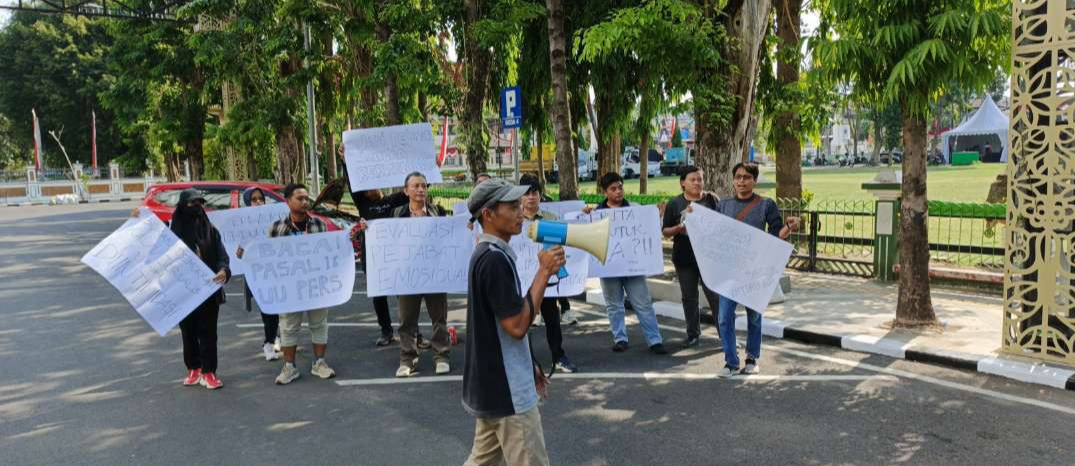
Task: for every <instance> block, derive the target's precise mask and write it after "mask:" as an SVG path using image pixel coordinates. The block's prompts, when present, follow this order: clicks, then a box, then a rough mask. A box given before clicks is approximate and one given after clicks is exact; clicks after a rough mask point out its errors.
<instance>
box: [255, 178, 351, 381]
mask: <svg viewBox="0 0 1075 466" xmlns="http://www.w3.org/2000/svg"><path fill="white" fill-rule="evenodd" d="M284 198H286V199H287V206H288V208H289V209H290V213H289V214H288V216H287V217H284V218H282V219H280V220H277V221H276V222H275V223H273V224H272V226H271V227H269V237H270V238H276V237H281V236H294V235H307V234H315V233H324V232H325V231H327V230H328V227H327V226H326V225H325V223H324V222H322V221H321V220H319V219H317V218H315V217H311V216H310V215H309V211H310V194H309V192H307V190H306V186H304V185H302V184H299V183H292V184H289V185H287V186H286V187H285V188H284ZM303 316H305V317H306V321H307V323H308V324H309V326H310V340H312V341H313V346H314V358H315V359H314V363H313V365H312V366H311V368H310V373H311V374H313V375H316V376H318V377H321V378H322V379H328V378H332V377H335V376H336V371H334V370H332V368H331V367H329V365H328V363H326V362H325V352H326V351H327V349H328V310H327V309H313V310H309V311H303V312H292V313H288V314H283V315H281V316H280V346H281V349H282V350H283V353H284V367H283V369H281V370H280V375H278V376H276V384H277V385H286V384H289V383H291V382H293V381H294V380H295V379H297V378H299V375H300V373H299V370H298V369H297V368H296V367H295V351H296V350H297V349H298V343H299V329H301V328H302V318H303Z"/></svg>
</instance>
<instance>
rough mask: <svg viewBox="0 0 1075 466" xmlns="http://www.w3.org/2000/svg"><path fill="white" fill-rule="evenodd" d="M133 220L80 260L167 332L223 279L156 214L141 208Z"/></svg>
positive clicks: (203, 300)
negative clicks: (215, 277)
mask: <svg viewBox="0 0 1075 466" xmlns="http://www.w3.org/2000/svg"><path fill="white" fill-rule="evenodd" d="M131 220H135V221H133V222H132V221H130V220H128V221H127V222H126V223H124V225H123V226H122V227H120V229H118V230H116V231H115V232H113V233H112V234H111V235H108V237H107V238H105V239H104V240H102V241H101V242H100V243H98V244H97V246H94V247H93V249H90V251H89V252H87V253H86V255H84V256H82V263H83V264H86V265H87V266H89V267H90V268H91V269H93V270H95V271H96V272H97V273H99V274H101V276H102V277H104V278H105V279H106V280H108V282H109V283H111V284H112V286H114V287H116V290H118V291H119V292H120V294H122V295H123V297H124V298H126V299H127V302H129V303H131V306H134V309H135V310H136V311H138V315H140V316H142V318H143V319H145V321H146V322H147V323H148V324H149V326H150V327H153V330H155V331H156V332H157V333H158V334H160V335H164V334H165V333H168V330H171V329H172V328H173V327H175V326H176V325H177V324H179V321H181V320H183V319H184V318H185V317H186V316H187V315H189V314H190V313H191V312H193V311H194V309H195V308H197V307H198V306H199V305H201V304H202V303H203V302H205V300H206V299H208V298H209V297H210V296H212V295H213V293H215V292H216V291H217V290H218V289H220V285H218V284H216V283H213V281H212V280H213V276H214V275H215V274H214V273H213V272H212V271H211V270H209V267H206V265H205V263H203V262H202V260H201V259H199V258H198V256H196V255H194V253H193V252H191V250H190V248H188V247H187V245H185V244H183V242H182V241H180V240H179V238H178V237H177V236H175V234H174V233H172V231H171V230H169V229H168V227H167V226H165V225H164V222H161V221H160V219H159V218H157V216H156V215H152V214H150V215H146V214H144V213H143V214H142V215H140V216H139V218H138V219H131Z"/></svg>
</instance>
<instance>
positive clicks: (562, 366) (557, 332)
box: [519, 173, 579, 373]
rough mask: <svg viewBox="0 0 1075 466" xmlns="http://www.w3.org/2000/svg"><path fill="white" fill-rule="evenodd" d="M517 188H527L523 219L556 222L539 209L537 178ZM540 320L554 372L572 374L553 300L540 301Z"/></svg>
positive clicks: (526, 177)
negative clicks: (542, 324)
mask: <svg viewBox="0 0 1075 466" xmlns="http://www.w3.org/2000/svg"><path fill="white" fill-rule="evenodd" d="M519 186H523V187H526V188H527V191H526V194H524V195H523V197H522V209H523V217H524V218H526V220H529V221H531V222H533V221H535V220H556V219H557V218H556V214H554V213H552V212H548V211H544V210H540V207H541V194H542V187H541V182H540V181H538V179H537V177H536V176H534V175H531V174H529V173H527V174H525V175H523V176H521V177H519ZM541 319H542V320H543V321H544V322H545V340H546V341H548V343H549V352H550V353H552V360H553V361H555V365H556V370H558V371H561V372H565V373H572V372H577V371H578V370H579V369H578V367H576V366H575V364H574V363H572V362H571V359H569V358H568V357H567V354H566V353H565V352H564V337H563V332H562V331H561V329H560V309H559V307H557V305H556V300H555V299H546V300H542V301H541Z"/></svg>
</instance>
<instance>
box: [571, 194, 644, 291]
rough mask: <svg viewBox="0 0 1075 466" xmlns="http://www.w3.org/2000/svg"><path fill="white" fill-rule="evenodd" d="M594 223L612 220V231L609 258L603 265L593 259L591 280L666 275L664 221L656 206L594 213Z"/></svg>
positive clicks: (605, 210) (592, 220)
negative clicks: (662, 236)
mask: <svg viewBox="0 0 1075 466" xmlns="http://www.w3.org/2000/svg"><path fill="white" fill-rule="evenodd" d="M587 217H588V218H589V219H590V221H591V222H597V221H600V220H602V219H604V218H606V217H609V218H611V219H612V226H611V227H610V228H609V240H608V257H607V258H606V259H605V263H604V264H601V262H600V261H598V260H597V258H596V257H593V256H590V277H599V278H606V277H635V276H639V275H644V276H650V275H660V274H662V273H664V250H663V249H662V247H661V219H660V213H659V212H658V210H657V206H652V205H645V206H632V207H621V208H618V209H601V210H595V211H593V212H591V213H590V215H589V216H585V215H584V216H582V219H586V218H587Z"/></svg>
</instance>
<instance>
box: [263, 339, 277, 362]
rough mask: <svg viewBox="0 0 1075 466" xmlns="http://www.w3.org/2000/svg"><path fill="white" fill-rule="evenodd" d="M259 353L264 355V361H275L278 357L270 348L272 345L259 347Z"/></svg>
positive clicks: (267, 344)
mask: <svg viewBox="0 0 1075 466" xmlns="http://www.w3.org/2000/svg"><path fill="white" fill-rule="evenodd" d="M261 352H262V353H265V360H266V361H275V360H276V358H278V357H279V356H277V355H276V350H275V349H274V348H273V347H272V343H266V344H264V345H261Z"/></svg>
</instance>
